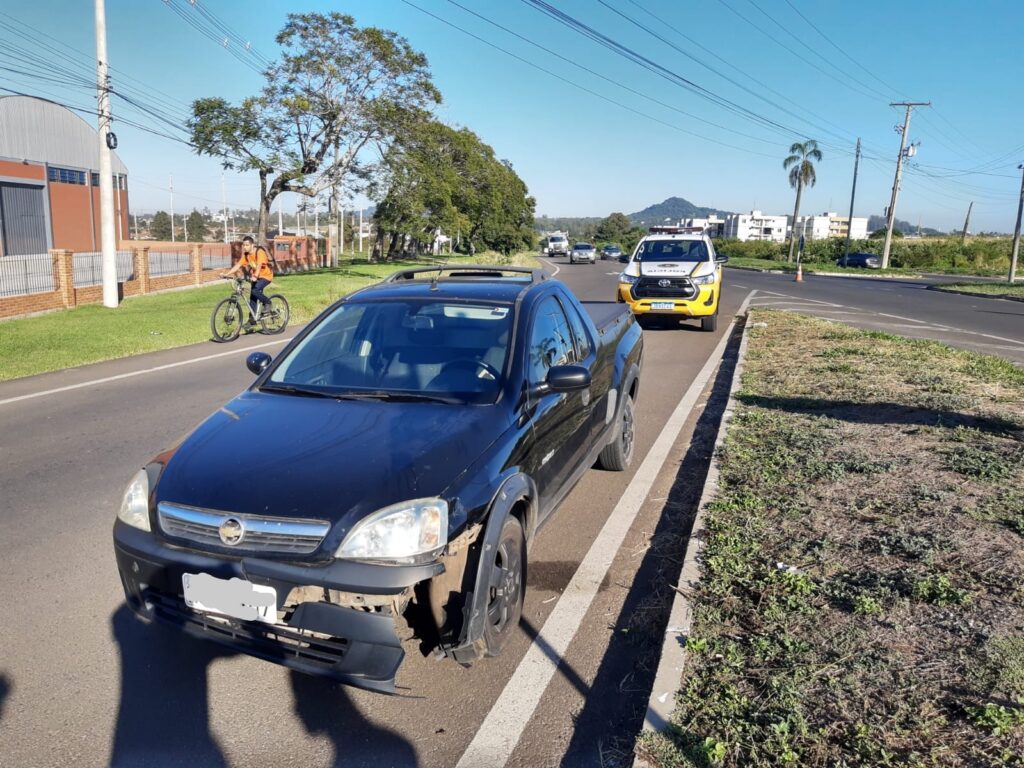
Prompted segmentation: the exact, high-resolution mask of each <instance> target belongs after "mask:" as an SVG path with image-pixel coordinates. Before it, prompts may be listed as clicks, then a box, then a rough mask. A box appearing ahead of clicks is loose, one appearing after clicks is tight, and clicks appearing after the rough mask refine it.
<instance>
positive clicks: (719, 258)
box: [715, 253, 729, 264]
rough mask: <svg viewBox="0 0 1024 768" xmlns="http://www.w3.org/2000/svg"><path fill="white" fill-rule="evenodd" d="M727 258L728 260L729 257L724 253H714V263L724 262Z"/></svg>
mask: <svg viewBox="0 0 1024 768" xmlns="http://www.w3.org/2000/svg"><path fill="white" fill-rule="evenodd" d="M728 260H729V257H728V256H726V255H725V254H724V253H716V254H715V263H716V264H725V262H727V261H728Z"/></svg>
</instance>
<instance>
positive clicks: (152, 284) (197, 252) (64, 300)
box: [0, 243, 221, 318]
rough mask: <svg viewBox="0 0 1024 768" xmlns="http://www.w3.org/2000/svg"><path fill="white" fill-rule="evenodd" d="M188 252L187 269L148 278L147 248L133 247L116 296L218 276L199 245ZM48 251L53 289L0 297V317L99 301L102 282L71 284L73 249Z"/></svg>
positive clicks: (203, 282) (202, 282) (191, 284)
mask: <svg viewBox="0 0 1024 768" xmlns="http://www.w3.org/2000/svg"><path fill="white" fill-rule="evenodd" d="M122 245H123V243H122ZM213 245H216V244H213ZM190 252H191V253H190V260H189V261H190V264H191V270H190V271H188V272H185V273H183V274H180V275H167V276H164V277H151V276H150V274H149V248H148V247H141V248H133V249H132V262H133V265H134V270H133V271H134V273H135V274H134V277H135V279H134V280H126V281H124V282H119V283H118V284H117V292H118V296H119V297H120V298H126V297H130V296H141V295H144V294H147V293H153V292H156V291H166V290H172V289H175V288H189V287H195V286H200V285H206V284H208V283H213V282H216V281H218V280H219V279H220V273H221V270H220V269H203V259H202V252H203V246H202V245H199V244H193V245H191V246H190ZM50 254H51V256H52V257H53V276H54V285H55V290H53V291H47V292H45V293H33V294H29V295H27V296H13V297H7V298H0V318H8V317H21V316H23V315H30V314H35V313H37V312H51V311H54V310H59V309H70V308H72V307H76V306H79V305H81V304H102V303H103V286H102V285H90V286H86V287H83V288H76V287H75V283H74V273H73V270H72V264H73V258H74V251H69V250H53V251H50Z"/></svg>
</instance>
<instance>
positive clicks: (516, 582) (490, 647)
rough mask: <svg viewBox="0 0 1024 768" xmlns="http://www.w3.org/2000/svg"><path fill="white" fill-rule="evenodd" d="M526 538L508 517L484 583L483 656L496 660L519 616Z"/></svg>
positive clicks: (521, 529)
mask: <svg viewBox="0 0 1024 768" xmlns="http://www.w3.org/2000/svg"><path fill="white" fill-rule="evenodd" d="M525 587H526V537H525V536H524V535H523V526H522V524H521V523H520V522H519V520H518V519H517V518H516V517H513V516H512V515H509V516H508V518H507V519H506V520H505V523H504V525H502V527H501V536H500V537H499V539H498V546H497V548H496V550H495V553H494V559H493V561H492V563H491V570H490V573H489V575H488V579H487V623H486V626H485V628H484V640H485V642H486V645H487V649H486V655H487V656H497V655H498V654H499V653H501V651H502V649H503V648H504V647H505V645H506V643H508V640H509V638H510V637H511V636H512V632H513V631H514V630H515V628H516V626H517V625H518V624H519V618H520V616H522V613H523V598H524V595H525V592H526V589H525Z"/></svg>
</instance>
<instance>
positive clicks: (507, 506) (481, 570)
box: [448, 472, 537, 665]
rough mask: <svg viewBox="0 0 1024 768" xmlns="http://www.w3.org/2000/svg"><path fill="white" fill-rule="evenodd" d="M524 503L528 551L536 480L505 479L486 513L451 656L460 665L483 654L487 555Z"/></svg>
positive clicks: (521, 476) (533, 530)
mask: <svg viewBox="0 0 1024 768" xmlns="http://www.w3.org/2000/svg"><path fill="white" fill-rule="evenodd" d="M521 501H526V502H527V510H526V519H525V520H523V533H524V534H525V536H526V544H527V551H529V548H530V544H531V543H532V542H533V537H534V534H535V533H536V531H537V487H536V485H535V484H534V482H533V480H532V479H530V478H529V477H528V476H527V475H524V474H523V473H521V472H520V473H517V474H515V475H512V476H511V477H509V478H508V479H506V480H505V481H504V482H503V483H502V484H501V487H500V488H499V489H498V492H497V493H496V494H495V495H494V499H493V500H492V501H491V506H490V510H489V511H488V514H487V526H486V528H485V530H484V534H483V536H481V537H480V539H479V541H480V549H479V554H478V556H477V560H476V579H475V580H474V581H473V591H472V592H470V593H469V594H467V595H466V608H465V615H464V617H463V622H462V636H461V637H460V638H459V644H458V645H457V646H456V647H454V648H451V649H450V650H449V651H448V653H449V655H450V656H451V657H452V658H454V659H455V660H456V661H457V662H459V663H460V664H464V665H468V664H470V663H471V662H473V661H475V660H476V659H479V658H480V657H481V656H483V653H484V647H483V643H484V621H485V620H486V618H487V590H486V589H481V588H480V584H486V583H487V579H488V572H489V568H490V565H489V563H490V558H489V557H488V553H490V552H493V551H494V549H495V547H497V546H498V539H499V537H500V536H501V529H502V527H503V526H504V525H505V520H507V519H508V516H509V515H510V514H512V509H513V508H514V507H515V506H516V504H518V503H519V502H521ZM527 569H528V561H527V563H524V568H523V581H524V585H523V586H524V589H525V580H526V573H527Z"/></svg>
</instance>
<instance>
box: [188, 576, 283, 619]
mask: <svg viewBox="0 0 1024 768" xmlns="http://www.w3.org/2000/svg"><path fill="white" fill-rule="evenodd" d="M181 586H182V589H183V590H184V596H185V605H187V606H188V607H189V608H191V609H192V610H194V611H204V612H210V613H222V614H224V615H225V616H231V617H232V618H235V619H245V620H246V621H265V622H266V623H268V624H276V623H277V590H275V589H274V588H273V587H265V586H263V585H262V584H253V583H252V582H251V581H246V580H245V579H239V578H232V579H218V578H217V577H215V576H211V575H210V574H208V573H183V574H182V575H181Z"/></svg>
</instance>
